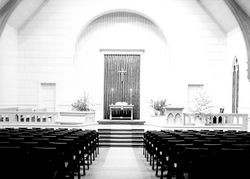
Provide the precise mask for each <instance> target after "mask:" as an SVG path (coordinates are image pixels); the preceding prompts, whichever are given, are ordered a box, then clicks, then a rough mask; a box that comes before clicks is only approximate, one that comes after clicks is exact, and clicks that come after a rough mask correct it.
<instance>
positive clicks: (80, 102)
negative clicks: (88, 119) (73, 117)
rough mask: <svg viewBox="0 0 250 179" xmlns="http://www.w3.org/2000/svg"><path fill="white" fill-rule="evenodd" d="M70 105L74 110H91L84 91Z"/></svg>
mask: <svg viewBox="0 0 250 179" xmlns="http://www.w3.org/2000/svg"><path fill="white" fill-rule="evenodd" d="M71 106H72V109H73V110H74V111H91V103H90V99H89V96H88V95H87V94H86V93H85V92H84V94H83V96H80V97H79V98H78V99H77V100H76V102H74V103H73V104H71Z"/></svg>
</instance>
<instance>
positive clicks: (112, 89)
mask: <svg viewBox="0 0 250 179" xmlns="http://www.w3.org/2000/svg"><path fill="white" fill-rule="evenodd" d="M113 97H114V88H111V104H112V105H113Z"/></svg>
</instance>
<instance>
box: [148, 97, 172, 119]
mask: <svg viewBox="0 0 250 179" xmlns="http://www.w3.org/2000/svg"><path fill="white" fill-rule="evenodd" d="M166 103H167V99H160V100H150V106H151V107H152V108H153V109H154V112H155V115H156V116H159V115H160V116H162V115H164V113H165V108H166V107H167V106H168V104H166Z"/></svg>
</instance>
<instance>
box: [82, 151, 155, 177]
mask: <svg viewBox="0 0 250 179" xmlns="http://www.w3.org/2000/svg"><path fill="white" fill-rule="evenodd" d="M84 178H88V179H116V178H117V179H123V178H124V179H155V178H157V177H155V172H154V171H153V170H152V169H151V166H150V165H149V163H148V162H147V161H146V159H145V158H144V156H143V154H142V148H130V147H126V148H124V147H121V148H119V147H110V148H100V154H99V155H98V157H97V158H96V160H95V161H94V162H93V164H92V165H91V167H90V170H87V172H86V176H85V177H84Z"/></svg>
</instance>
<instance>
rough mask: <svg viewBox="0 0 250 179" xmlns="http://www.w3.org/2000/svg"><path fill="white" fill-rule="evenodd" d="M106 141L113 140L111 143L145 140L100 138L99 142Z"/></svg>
mask: <svg viewBox="0 0 250 179" xmlns="http://www.w3.org/2000/svg"><path fill="white" fill-rule="evenodd" d="M105 142H111V143H127V142H131V143H140V142H143V139H99V143H105Z"/></svg>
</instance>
